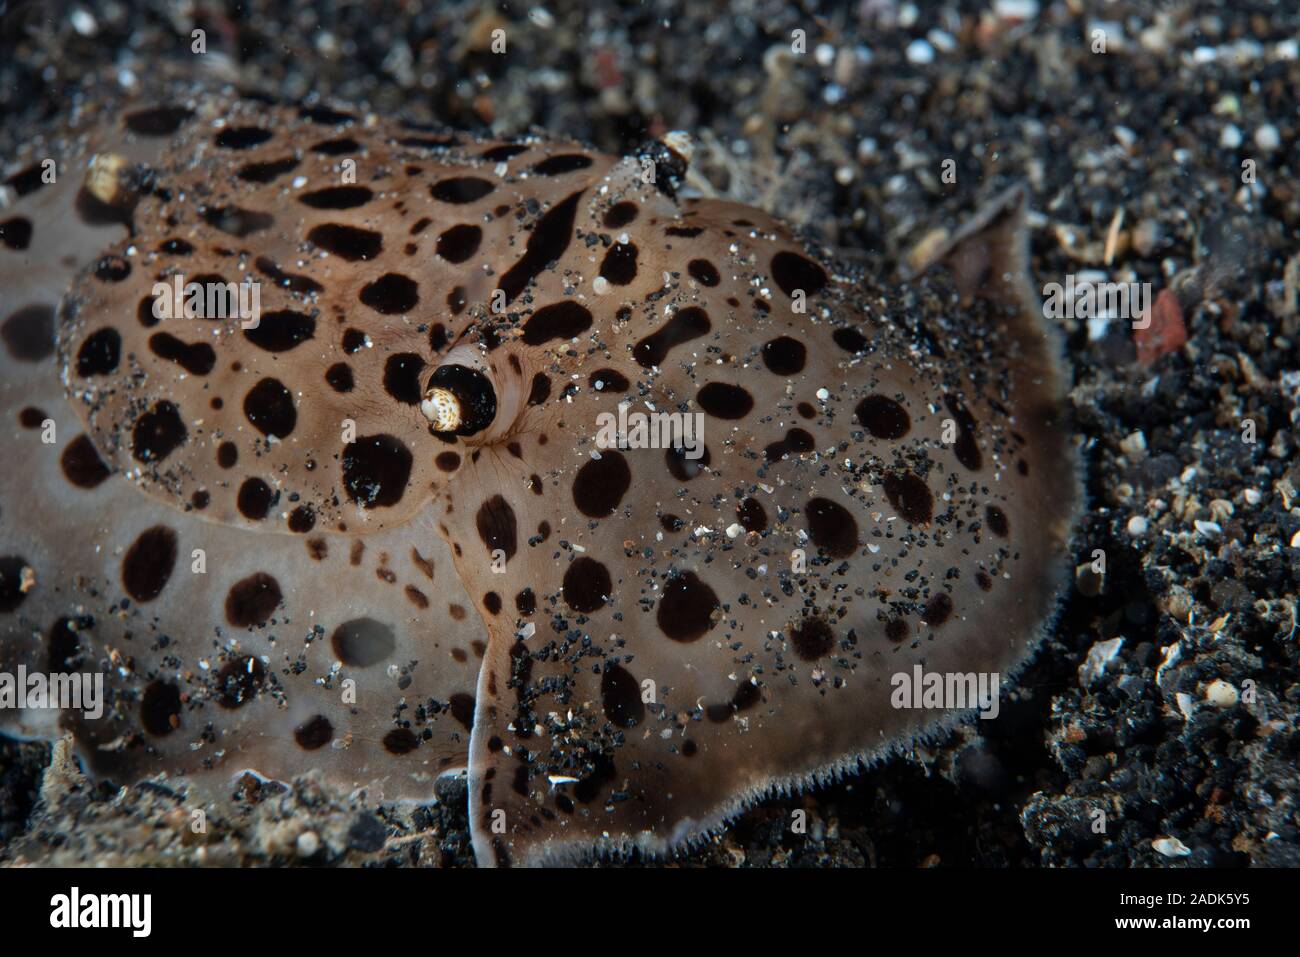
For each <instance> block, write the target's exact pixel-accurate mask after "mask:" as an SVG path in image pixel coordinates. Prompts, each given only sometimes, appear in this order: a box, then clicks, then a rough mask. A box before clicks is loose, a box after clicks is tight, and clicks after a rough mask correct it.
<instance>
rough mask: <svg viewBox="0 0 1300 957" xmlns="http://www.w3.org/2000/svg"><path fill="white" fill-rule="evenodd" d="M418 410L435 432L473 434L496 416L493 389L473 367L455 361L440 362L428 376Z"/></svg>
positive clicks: (490, 422)
mask: <svg viewBox="0 0 1300 957" xmlns="http://www.w3.org/2000/svg"><path fill="white" fill-rule="evenodd" d="M420 411H421V412H423V413H424V417H425V418H426V419H428V420H429V423H430V428H431V429H432V430H433V431H434V432H435V433H439V434H442V435H460V436H467V435H474V434H476V433H478V432H482V431H483V430H484V429H486V428H487V427H488V426H489V425H491V424H492V420H493V419H495V418H496V414H497V396H496V390H495V389H494V388H493V387H492V382H491V381H490V380H489V379H488V377H487V376H486V375H484V374H483V373H482V372H480V371H479V370H477V369H472V368H470V367H469V366H464V365H459V364H456V363H449V364H447V365H441V366H438V368H437V369H435V370H434V372H433V375H431V376H430V377H429V382H428V384H427V385H426V386H425V388H424V397H423V399H422V400H421V402H420Z"/></svg>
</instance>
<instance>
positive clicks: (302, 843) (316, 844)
mask: <svg viewBox="0 0 1300 957" xmlns="http://www.w3.org/2000/svg"><path fill="white" fill-rule="evenodd" d="M297 845H298V856H299V857H311V856H312V855H313V854H315V853H316V852H317V851H319V850H320V838H319V837H317V836H316V832H315V831H303V832H302V833H301V834H299V835H298V841H297Z"/></svg>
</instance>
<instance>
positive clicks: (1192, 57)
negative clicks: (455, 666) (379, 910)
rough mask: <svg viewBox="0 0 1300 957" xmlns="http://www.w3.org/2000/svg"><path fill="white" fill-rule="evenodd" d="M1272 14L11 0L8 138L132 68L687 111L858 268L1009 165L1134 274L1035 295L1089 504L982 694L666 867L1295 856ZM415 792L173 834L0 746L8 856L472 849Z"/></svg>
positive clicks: (130, 859)
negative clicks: (1145, 285) (1038, 637)
mask: <svg viewBox="0 0 1300 957" xmlns="http://www.w3.org/2000/svg"><path fill="white" fill-rule="evenodd" d="M1094 7H1095V8H1096V12H1093V8H1094ZM201 10H206V12H201ZM497 27H502V28H505V29H506V30H507V35H508V37H509V49H508V52H507V54H506V55H496V54H493V53H491V52H490V50H489V49H488V38H489V37H490V36H491V33H492V30H493V29H495V28H497ZM195 28H201V29H204V30H205V31H206V35H207V42H208V51H209V52H208V53H207V54H205V56H204V57H203V59H202V62H200V63H195V62H194V58H193V56H192V54H191V53H190V46H189V39H188V38H189V36H190V33H191V30H193V29H195ZM795 30H803V31H805V32H806V36H807V51H806V53H805V54H803V55H794V54H792V53H791V36H792V31H795ZM1097 30H1101V31H1102V34H1103V35H1104V37H1105V41H1106V47H1105V52H1099V51H1097V49H1096V31H1097ZM1298 42H1300V10H1296V9H1289V8H1288V6H1287V5H1285V4H1281V3H1279V4H1268V3H1239V2H1232V3H1229V2H1226V0H1225V2H1220V3H1181V2H1174V3H1128V2H1122V0H1121V2H1117V3H1111V4H1105V5H1095V4H1085V3H1081V2H1074V0H1070V2H1048V0H1038V2H1035V0H989V2H986V0H964V2H954V3H939V4H909V3H897V2H894V0H863V2H860V3H856V4H839V3H826V4H816V3H809V4H798V5H795V4H784V3H777V2H766V3H764V2H756V3H737V4H733V5H732V6H731V7H730V9H729V10H725V11H724V10H723V9H721V8H720V7H718V6H715V5H713V4H699V3H681V2H674V0H649V2H647V3H645V4H642V5H639V6H630V5H622V4H614V3H609V4H589V3H588V4H576V3H566V4H546V5H540V4H539V5H536V6H532V7H529V6H513V5H479V4H474V3H453V4H446V5H441V4H440V5H426V4H418V3H400V2H370V3H363V4H339V5H337V6H336V5H334V4H330V3H302V2H289V0H279V2H276V0H268V2H261V3H250V4H233V3H231V4H212V5H208V6H207V7H206V8H200V7H199V6H195V7H192V8H191V7H189V6H186V5H177V4H171V3H166V2H163V0H144V2H135V3H121V2H82V3H77V4H75V5H74V4H60V3H53V4H49V3H19V4H10V5H9V7H8V8H7V11H6V12H5V13H4V14H3V19H2V20H0V50H3V51H4V53H3V55H0V157H4V156H9V155H11V154H12V153H13V151H14V149H15V148H16V146H17V145H18V144H20V143H21V142H22V141H23V140H24V139H25V137H27V136H28V135H30V133H31V132H32V131H33V130H35V129H37V128H39V127H40V125H41V124H43V123H48V122H51V121H52V119H53V118H54V117H57V116H59V115H61V114H63V113H64V112H66V111H67V110H68V109H69V107H70V106H71V105H72V104H75V102H76V100H77V98H78V97H82V96H93V95H95V91H96V90H97V89H99V88H102V87H104V86H117V87H121V88H124V89H127V90H129V89H130V88H131V87H132V85H134V84H139V83H140V82H141V78H142V77H146V76H149V75H151V74H153V73H156V72H158V71H176V72H177V74H178V75H184V74H185V72H186V71H193V70H199V71H201V72H202V73H203V74H204V75H206V76H209V77H212V78H214V79H217V80H219V81H228V82H230V83H232V84H234V85H237V86H239V87H240V88H241V89H250V90H260V91H263V92H265V93H267V94H270V95H272V96H275V97H277V98H285V99H299V98H302V97H305V96H308V95H319V96H322V97H324V98H326V99H329V98H339V99H343V100H348V101H357V102H364V103H367V104H369V105H370V106H371V107H372V108H373V109H374V110H376V111H378V112H398V113H405V114H407V115H408V116H410V117H411V118H413V119H419V120H435V121H439V122H444V123H450V124H453V125H456V126H461V127H469V128H475V129H483V128H491V129H492V130H493V131H495V132H497V133H499V134H511V133H518V132H521V131H524V130H526V129H528V128H529V127H533V126H535V127H539V128H545V129H549V130H554V131H557V132H560V133H562V134H565V135H568V136H572V137H576V138H579V139H583V140H587V141H590V142H592V143H593V144H595V145H596V146H598V147H600V148H602V149H605V150H608V151H610V152H623V151H626V150H628V149H630V148H632V147H633V146H635V145H636V144H637V143H639V142H641V141H642V140H644V139H646V138H648V137H652V136H655V135H658V134H660V133H662V132H664V131H666V130H670V129H684V130H687V131H689V132H691V133H692V134H693V135H694V136H695V137H696V138H697V141H698V143H699V145H700V146H699V152H698V155H697V158H696V160H695V164H694V166H693V170H692V177H693V185H694V186H695V187H696V188H698V189H700V190H702V191H711V192H715V193H718V194H722V195H727V196H731V197H734V198H737V199H741V200H743V201H746V202H751V203H754V204H756V205H759V206H762V207H764V208H766V209H768V210H771V211H773V212H775V213H777V214H779V215H781V216H784V217H785V218H787V219H789V220H791V221H792V222H793V223H795V224H796V225H798V226H800V227H802V228H804V229H805V230H807V231H809V232H810V233H811V234H812V235H813V236H814V237H815V238H817V239H818V240H820V241H822V242H824V243H826V244H828V245H830V246H832V247H835V248H837V249H839V250H840V251H841V253H842V255H843V256H844V257H845V258H847V259H850V260H852V261H854V262H860V263H863V264H865V265H866V266H868V267H869V268H872V269H877V270H879V271H881V272H882V273H886V274H894V273H896V272H898V271H899V269H900V268H902V267H904V266H905V265H906V264H907V263H908V262H909V261H911V259H912V258H913V257H914V256H915V253H916V251H917V250H918V249H923V248H925V246H926V245H927V244H929V243H933V242H934V241H935V237H936V233H935V230H937V229H940V228H943V227H945V226H948V225H950V224H952V223H955V222H958V221H960V220H961V219H962V218H963V217H964V216H966V215H968V214H969V213H970V211H971V210H973V209H975V208H976V207H978V206H979V204H980V202H981V201H982V200H985V199H987V198H988V197H990V196H992V195H994V194H996V193H997V192H999V191H1000V190H1001V189H1002V188H1004V187H1005V186H1007V185H1010V184H1012V183H1014V182H1017V181H1023V182H1025V183H1026V184H1027V185H1028V187H1029V191H1030V196H1031V200H1030V204H1031V208H1032V210H1033V211H1034V216H1033V222H1032V225H1033V227H1034V229H1033V253H1034V256H1033V270H1034V274H1035V277H1036V280H1037V282H1038V283H1039V284H1040V285H1044V284H1047V283H1050V282H1063V281H1064V277H1065V276H1066V275H1068V274H1075V275H1081V274H1082V275H1092V276H1094V277H1095V278H1099V279H1102V280H1109V281H1116V282H1130V281H1134V282H1149V283H1151V288H1152V289H1153V291H1155V292H1156V293H1157V295H1158V296H1159V297H1160V298H1158V300H1157V302H1158V307H1157V316H1156V318H1157V320H1158V321H1157V322H1155V323H1153V329H1154V331H1147V332H1145V333H1142V334H1135V332H1134V330H1133V329H1132V328H1131V326H1130V324H1129V323H1127V322H1122V321H1110V322H1107V321H1104V320H1101V319H1093V320H1092V321H1088V320H1087V319H1068V318H1063V319H1061V320H1059V321H1060V325H1061V327H1062V330H1063V332H1064V333H1065V334H1066V336H1067V349H1068V355H1067V358H1068V363H1069V367H1070V369H1071V370H1072V373H1073V376H1074V387H1073V390H1072V392H1071V405H1072V410H1073V414H1074V427H1075V429H1076V430H1077V432H1078V433H1079V435H1080V436H1082V439H1083V443H1084V449H1085V451H1086V472H1087V474H1086V481H1087V490H1088V494H1089V497H1090V507H1089V509H1088V511H1087V513H1086V515H1085V518H1084V520H1083V522H1082V523H1081V526H1080V528H1079V532H1078V539H1077V542H1076V545H1075V549H1074V554H1075V560H1076V563H1077V564H1079V565H1080V566H1081V569H1080V572H1079V574H1078V576H1077V581H1076V587H1074V588H1073V589H1072V590H1071V591H1070V594H1069V595H1068V596H1067V597H1066V599H1065V601H1064V603H1063V607H1062V613H1061V615H1060V618H1059V620H1058V622H1057V623H1056V625H1055V627H1054V628H1053V630H1052V632H1051V634H1050V635H1049V637H1048V639H1047V641H1046V642H1045V643H1044V646H1043V648H1042V649H1041V651H1040V652H1039V654H1038V655H1037V657H1036V659H1035V660H1034V662H1033V664H1032V665H1031V666H1030V667H1029V668H1028V669H1027V670H1026V671H1025V672H1024V673H1023V675H1022V677H1021V679H1020V681H1019V683H1018V686H1017V687H1016V688H1015V689H1013V690H1012V691H1011V692H1010V694H1009V696H1008V699H1007V700H1005V701H1004V702H1003V706H1002V709H1001V715H1000V717H999V718H998V719H997V720H995V721H979V722H975V723H973V724H971V725H968V726H964V727H962V728H960V729H958V730H957V731H955V732H953V733H952V734H951V735H949V736H948V737H947V738H946V739H944V740H943V741H942V742H941V743H938V744H936V745H934V746H931V747H926V748H917V749H915V750H914V751H912V752H911V753H909V754H906V755H904V756H900V757H899V758H897V759H895V760H893V761H891V762H889V763H887V764H883V765H880V766H877V767H875V768H873V769H870V770H867V771H864V772H862V773H859V774H856V775H853V776H851V777H848V778H846V779H844V780H842V781H840V782H838V783H836V784H833V785H829V786H826V787H823V788H819V789H817V790H814V791H812V792H810V793H807V794H802V795H790V796H777V797H773V798H770V799H768V800H766V801H764V802H762V803H761V804H760V805H759V806H758V807H756V808H754V809H752V810H750V811H749V812H747V813H745V814H744V815H742V816H741V817H740V818H739V819H738V820H737V821H736V822H735V823H734V825H733V826H732V827H731V828H729V829H728V830H727V831H726V832H724V833H723V834H720V835H718V836H717V837H716V838H714V839H712V840H709V841H707V842H705V843H704V844H702V845H701V846H700V847H698V848H696V849H694V850H692V851H690V852H688V853H683V854H681V855H679V856H678V857H677V858H676V859H674V861H673V862H672V863H679V864H691V865H698V864H714V865H716V864H724V865H734V866H762V865H777V866H830V865H840V866H855V865H877V866H933V865H976V866H1043V865H1052V866H1122V865H1137V866H1246V865H1286V864H1289V865H1293V866H1294V865H1300V831H1298V827H1300V805H1298V804H1297V801H1298V799H1300V771H1298V770H1297V765H1298V763H1300V727H1298V726H1297V724H1298V718H1297V713H1298V712H1300V669H1298V667H1297V658H1298V656H1300V634H1298V633H1297V627H1296V625H1297V622H1296V615H1297V611H1296V596H1297V590H1298V585H1300V501H1297V500H1298V499H1300V465H1297V464H1296V454H1295V446H1296V443H1297V441H1298V437H1297V433H1296V429H1297V422H1298V421H1300V350H1298V349H1297V343H1298V341H1300V290H1298V288H1297V286H1298V285H1300V254H1298V250H1300V243H1298V242H1297V229H1298V228H1300V186H1297V182H1296V169H1295V162H1296V161H1295V157H1296V156H1297V149H1296V147H1297V136H1298V135H1300V111H1298V110H1297V94H1296V90H1298V89H1300V48H1298ZM11 52H12V56H11V55H10V53H11ZM945 160H952V161H954V163H953V165H952V166H951V167H948V168H949V169H951V170H952V171H953V172H954V173H955V176H954V177H952V179H953V180H954V181H952V182H949V181H948V178H947V177H945V176H944V175H943V172H944V170H945V166H944V161H945ZM1184 340H1185V341H1184ZM1248 423H1250V424H1249V425H1248ZM0 521H3V517H0ZM1098 550H1100V551H1101V552H1103V553H1104V555H1105V571H1104V574H1097V573H1096V572H1094V571H1092V570H1091V568H1090V567H1089V566H1090V565H1091V563H1093V562H1094V561H1095V554H1096V552H1097V551H1098ZM1115 639H1122V642H1121V643H1120V644H1118V645H1115V644H1114V643H1113V642H1114V640H1115ZM1106 642H1110V644H1103V643H1106ZM1171 649H1173V650H1171ZM439 797H440V798H441V800H440V801H439V803H437V804H434V805H432V806H430V807H422V808H411V807H378V808H377V807H372V806H368V805H366V804H365V803H364V802H362V801H359V800H357V799H356V798H350V797H347V796H344V795H340V794H337V793H331V792H330V791H328V790H327V789H325V788H323V787H321V786H320V785H319V784H318V783H317V782H315V781H312V780H305V781H298V782H294V784H293V785H292V786H291V787H290V788H288V789H283V790H282V789H279V788H276V787H269V786H257V785H253V784H250V785H249V787H247V788H244V789H241V790H239V791H237V792H236V793H234V794H232V801H231V803H230V804H229V806H228V813H227V814H225V815H224V816H222V817H221V818H220V819H218V820H213V821H210V826H209V830H208V834H207V835H206V836H204V837H203V838H202V839H198V838H197V837H196V836H195V835H194V834H193V833H192V832H191V830H190V828H189V826H188V824H189V816H188V813H187V812H186V811H185V810H184V807H183V801H182V799H181V796H180V795H178V794H177V793H176V791H175V788H174V786H173V785H172V783H170V782H167V781H159V782H154V783H151V784H146V785H142V786H137V787H134V788H130V789H116V788H114V787H112V786H109V785H107V784H93V783H91V782H88V781H86V780H85V779H84V778H82V777H81V776H80V774H79V771H78V770H77V768H76V766H75V764H74V763H71V762H70V761H69V759H68V757H67V754H66V751H65V750H64V749H63V748H61V747H56V748H53V749H51V748H50V747H48V746H45V745H34V744H29V745H18V744H14V743H6V742H0V862H3V863H10V864H13V863H19V862H39V863H86V864H89V863H124V864H145V863H249V864H266V863H288V862H302V863H310V864H350V865H361V864H377V863H408V864H467V863H469V862H470V861H471V860H472V855H471V853H470V849H469V838H468V830H467V822H466V819H465V811H464V808H465V795H464V784H463V782H458V781H454V780H445V781H443V782H441V783H440V784H439ZM794 809H804V810H806V811H807V821H808V826H807V829H806V831H805V832H804V833H794V832H793V831H792V830H791V828H790V821H791V813H790V812H791V811H792V810H794ZM1097 809H1102V810H1104V811H1105V814H1106V819H1107V827H1106V829H1105V832H1104V833H1097V832H1096V831H1095V830H1094V828H1093V826H1092V824H1093V822H1094V821H1095V815H1094V812H1095V810H1097Z"/></svg>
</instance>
